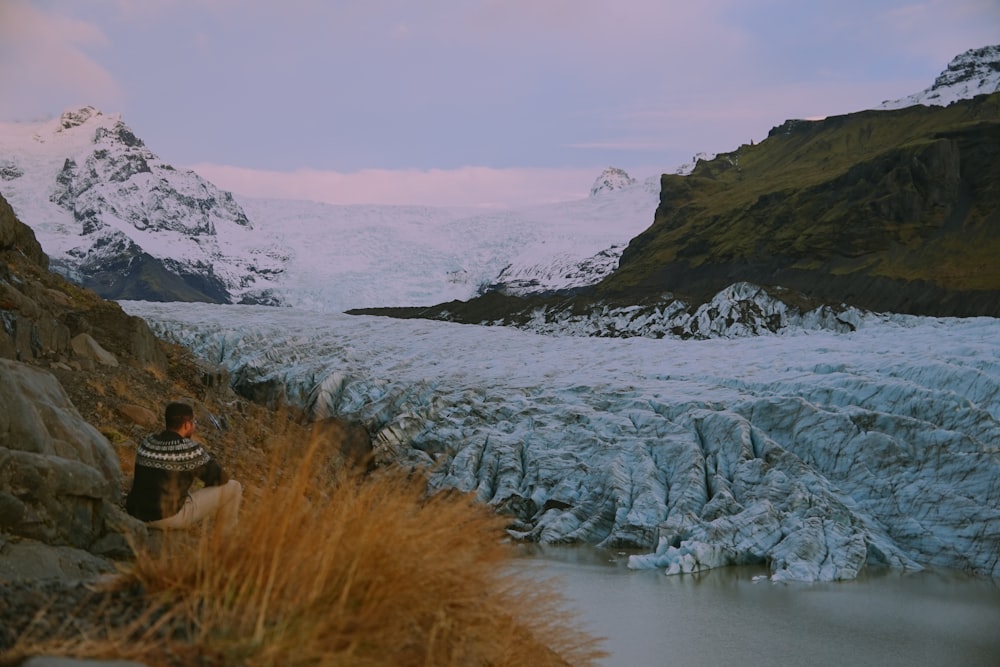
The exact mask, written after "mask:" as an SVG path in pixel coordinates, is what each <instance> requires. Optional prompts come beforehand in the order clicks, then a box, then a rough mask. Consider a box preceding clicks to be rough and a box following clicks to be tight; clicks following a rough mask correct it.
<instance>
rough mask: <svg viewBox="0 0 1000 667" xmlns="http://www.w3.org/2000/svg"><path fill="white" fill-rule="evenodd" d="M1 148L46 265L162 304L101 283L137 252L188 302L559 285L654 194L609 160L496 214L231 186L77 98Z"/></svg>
mask: <svg viewBox="0 0 1000 667" xmlns="http://www.w3.org/2000/svg"><path fill="white" fill-rule="evenodd" d="M0 156H2V158H0V177H2V178H3V181H2V182H0V192H2V193H3V194H4V196H5V197H6V198H7V200H8V201H9V202H10V203H11V205H12V206H13V207H14V210H15V212H16V213H17V214H18V217H19V218H20V219H21V220H23V221H24V222H25V223H26V224H28V225H29V226H30V227H32V229H33V230H34V231H35V234H36V236H37V237H38V239H39V241H40V242H41V244H42V247H43V248H44V249H45V251H46V253H48V254H49V256H50V258H51V259H52V266H53V268H54V269H55V270H57V271H59V272H61V273H63V274H65V275H67V276H68V277H70V278H72V279H74V280H76V281H77V282H81V283H83V284H87V285H88V286H90V287H92V288H94V289H95V290H96V291H98V293H101V294H103V295H105V296H108V297H110V298H133V299H134V298H142V299H153V300H163V299H166V300H170V298H169V297H170V294H171V292H170V291H169V289H168V290H165V292H166V295H163V294H160V295H158V294H156V293H155V291H151V292H150V293H149V294H143V293H135V292H127V293H121V292H117V291H115V290H114V289H108V285H109V283H112V282H117V283H121V282H125V281H128V280H133V282H141V280H140V279H137V277H136V275H135V267H136V265H137V264H139V263H141V261H140V258H146V259H148V258H149V257H152V258H154V259H155V261H156V262H158V263H159V265H161V266H162V268H163V271H161V274H162V273H163V272H164V271H165V272H167V273H171V274H174V275H177V276H180V277H181V278H182V279H183V280H184V281H185V282H186V283H187V284H188V285H189V286H191V287H192V288H195V289H197V290H198V291H199V294H198V295H196V297H195V300H203V301H215V302H223V303H226V302H246V303H267V304H282V305H289V306H300V307H308V308H314V309H317V310H324V311H341V310H346V309H349V308H360V307H371V306H390V305H430V304H434V303H440V302H443V301H448V300H452V299H468V298H470V297H472V296H475V295H476V294H478V293H480V292H482V291H483V290H485V289H493V290H502V289H508V288H509V289H510V290H511V291H517V290H523V289H527V288H530V289H535V290H553V289H565V288H570V287H575V286H579V285H585V284H591V283H594V282H596V281H597V280H600V279H601V278H602V277H604V276H605V275H607V273H608V272H610V271H611V270H613V269H614V268H615V266H616V265H617V259H618V257H619V256H620V254H621V250H622V249H623V247H624V244H625V243H626V242H627V241H628V239H629V238H631V237H632V236H634V235H635V234H637V233H639V232H640V231H642V230H643V229H644V228H646V227H647V226H648V225H649V224H650V222H651V221H652V214H653V211H654V210H655V208H656V202H657V196H658V186H657V183H656V180H655V178H653V179H649V180H647V181H646V182H644V183H641V184H638V183H636V182H635V179H633V178H631V177H630V176H629V175H628V174H626V173H625V172H623V171H622V170H615V169H613V168H609V169H608V170H607V171H606V172H605V174H602V175H601V176H600V177H599V178H598V181H601V180H602V179H604V178H605V175H606V174H611V175H612V176H613V178H611V177H609V178H611V180H608V186H607V187H605V188H602V189H601V191H600V192H595V193H594V195H593V196H591V197H589V198H584V199H580V200H578V201H570V202H565V203H562V204H553V205H541V206H534V207H526V208H521V209H513V210H503V211H492V210H481V209H470V208H464V209H463V208H448V207H426V206H379V205H370V206H365V205H351V206H337V205H330V204H323V203H318V202H310V201H291V200H265V199H254V198H248V197H234V196H233V195H231V194H230V193H228V192H223V191H220V190H218V189H217V188H215V187H214V186H212V185H211V184H210V183H208V182H207V181H205V180H204V179H202V178H201V177H199V176H198V175H197V174H195V173H194V172H191V171H181V170H177V169H174V168H173V167H171V166H170V165H168V164H166V163H164V162H163V161H161V160H159V159H157V158H156V156H155V155H154V154H153V153H152V152H151V151H150V150H149V149H148V148H146V146H145V145H144V144H143V142H142V141H141V140H140V139H139V138H138V137H137V136H136V134H135V133H134V132H133V131H132V130H131V129H130V128H129V127H128V126H126V125H125V124H124V122H123V121H122V120H121V118H120V117H119V116H117V115H106V114H103V113H101V112H100V111H98V110H96V109H93V108H91V107H86V108H83V109H79V110H73V111H68V112H66V113H64V114H63V115H62V117H60V118H59V119H58V120H54V121H49V122H44V123H35V124H23V123H7V124H0ZM595 187H596V183H595ZM130 271H132V273H131V274H129V272H130ZM116 272H117V273H116ZM373 272H377V273H378V274H380V276H379V279H377V280H373V279H372V274H373ZM385 275H388V276H390V277H391V278H392V280H388V281H387V280H383V279H381V278H382V276H385ZM155 287H156V286H153V288H154V289H155ZM176 298H177V300H189V299H188V298H187V295H184V294H177V295H176Z"/></svg>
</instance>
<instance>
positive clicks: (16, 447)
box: [0, 359, 143, 553]
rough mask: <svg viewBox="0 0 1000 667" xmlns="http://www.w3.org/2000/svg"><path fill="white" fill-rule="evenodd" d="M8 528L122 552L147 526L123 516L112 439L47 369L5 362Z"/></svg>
mask: <svg viewBox="0 0 1000 667" xmlns="http://www.w3.org/2000/svg"><path fill="white" fill-rule="evenodd" d="M0 404H2V405H4V406H5V410H4V411H3V412H0V533H5V534H7V535H13V536H19V537H24V538H29V539H32V540H37V541H39V542H43V543H45V544H49V545H53V546H71V547H75V548H77V549H90V548H93V547H94V545H95V544H98V543H99V550H100V551H102V552H104V553H121V552H122V551H123V545H124V544H125V538H124V537H121V538H120V539H119V538H108V537H107V536H108V534H109V533H117V534H119V535H123V534H126V533H127V534H137V533H139V532H141V531H142V530H143V528H142V527H141V524H139V522H136V521H129V520H128V519H127V518H125V517H122V516H121V515H122V514H123V513H122V510H121V508H120V507H119V501H120V496H121V481H122V480H121V471H120V467H119V462H118V457H117V455H116V454H115V451H114V449H113V448H112V447H111V444H110V443H109V442H108V441H107V439H106V438H105V437H104V436H103V435H101V434H100V433H99V432H98V431H97V430H96V429H95V428H94V427H93V426H91V425H90V424H88V423H87V422H86V421H84V420H83V418H82V417H81V416H80V414H79V413H78V412H77V411H76V408H75V407H73V404H72V403H71V402H70V400H69V397H68V396H67V395H66V392H65V391H64V390H63V388H62V386H61V385H60V384H59V382H58V381H57V380H56V379H55V377H54V376H52V375H51V374H50V373H48V372H47V371H43V370H40V369H38V368H35V367H32V366H28V365H26V364H22V363H19V362H13V361H9V360H3V359H0Z"/></svg>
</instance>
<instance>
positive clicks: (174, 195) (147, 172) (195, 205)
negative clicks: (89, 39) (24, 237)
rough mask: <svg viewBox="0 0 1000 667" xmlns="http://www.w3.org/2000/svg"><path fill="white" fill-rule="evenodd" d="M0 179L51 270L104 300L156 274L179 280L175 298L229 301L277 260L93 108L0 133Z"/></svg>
mask: <svg viewBox="0 0 1000 667" xmlns="http://www.w3.org/2000/svg"><path fill="white" fill-rule="evenodd" d="M0 178H2V179H3V180H2V181H0V188H2V192H3V194H4V196H5V197H6V198H7V200H8V201H9V202H10V204H11V205H12V206H13V207H14V210H15V212H16V213H17V214H18V216H19V217H20V218H22V219H23V220H24V222H25V223H26V224H28V225H29V226H30V227H32V229H33V230H34V231H35V235H36V236H37V237H38V239H39V241H40V242H41V243H42V247H43V248H44V250H45V251H46V253H47V254H48V255H49V257H50V259H51V262H52V267H53V269H55V270H57V271H59V272H60V273H63V274H65V275H67V276H68V277H70V278H71V279H73V280H75V281H76V282H79V283H81V284H84V285H87V286H88V287H93V288H95V289H96V291H98V292H99V293H102V294H104V295H106V296H110V297H117V296H126V297H127V296H130V295H131V296H132V297H133V298H136V297H139V296H140V295H141V292H139V293H136V292H135V291H133V290H131V289H130V285H128V283H129V281H134V282H140V281H141V280H142V279H144V278H148V277H150V276H154V275H158V276H160V277H165V276H173V277H176V278H178V279H179V281H178V285H177V287H176V288H175V289H176V290H178V292H179V294H178V296H179V297H181V296H184V294H183V292H184V290H185V289H187V290H189V291H190V294H191V295H193V296H194V297H195V298H199V300H216V301H229V300H238V299H239V298H240V297H242V296H244V295H248V294H252V293H254V292H255V291H260V290H262V289H266V288H267V287H268V286H270V285H271V284H272V282H273V280H274V277H275V276H276V275H280V273H281V272H282V271H283V269H284V265H285V262H286V261H287V256H286V255H285V254H284V253H283V251H282V249H281V248H280V247H279V246H278V245H276V244H275V243H273V241H272V240H271V239H267V238H264V237H262V236H261V235H260V234H255V230H254V226H253V225H252V224H251V222H250V221H249V220H248V219H247V216H246V215H245V213H244V212H243V210H242V209H241V208H240V206H239V205H238V204H237V203H236V201H235V200H234V198H233V196H232V195H231V194H230V193H228V192H224V191H222V190H219V189H218V188H216V187H215V186H214V185H212V184H211V183H209V182H208V181H206V180H204V179H203V178H201V177H200V176H198V175H197V174H196V173H194V172H192V171H180V170H177V169H175V168H174V167H172V166H171V165H169V164H166V163H165V162H163V161H162V160H160V159H158V158H157V157H156V155H155V154H154V153H153V152H152V151H150V150H149V149H148V148H147V147H146V146H145V144H144V143H143V142H142V140H141V139H139V138H138V137H137V136H136V134H135V133H134V132H133V131H132V130H131V129H130V128H129V127H128V126H127V125H126V124H125V123H124V122H123V121H122V119H121V117H120V116H119V115H117V114H111V115H106V114H103V113H101V112H100V111H98V110H97V109H94V108H93V107H83V108H81V109H77V110H73V111H67V112H66V113H64V114H62V116H61V117H60V118H58V119H56V120H52V121H48V122H43V123H32V124H21V123H9V124H2V125H0ZM257 241H260V243H257Z"/></svg>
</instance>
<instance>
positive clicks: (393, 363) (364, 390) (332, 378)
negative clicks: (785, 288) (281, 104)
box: [123, 302, 1000, 581]
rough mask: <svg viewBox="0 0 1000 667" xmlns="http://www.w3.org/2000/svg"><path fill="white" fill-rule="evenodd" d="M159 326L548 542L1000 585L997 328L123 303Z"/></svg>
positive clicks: (820, 573) (807, 575) (674, 566)
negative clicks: (971, 577)
mask: <svg viewBox="0 0 1000 667" xmlns="http://www.w3.org/2000/svg"><path fill="white" fill-rule="evenodd" d="M123 306H124V307H125V308H126V310H127V311H129V312H130V313H132V314H135V315H139V316H142V317H144V318H146V319H147V320H148V321H149V322H150V323H151V325H152V326H153V327H154V330H156V331H157V332H158V333H159V334H160V335H162V336H166V337H170V338H172V339H174V340H176V341H177V342H180V343H182V344H184V345H187V346H189V347H190V348H192V349H193V350H194V351H195V352H196V353H197V354H199V355H201V356H203V357H206V358H208V359H210V360H212V361H214V362H218V363H221V364H223V365H225V366H226V367H227V368H229V370H230V372H231V374H232V377H233V378H234V379H235V381H236V382H246V383H250V384H253V383H260V382H271V383H274V384H277V385H280V386H282V387H284V395H285V397H286V399H287V400H289V401H293V402H295V403H297V404H298V405H300V406H302V407H303V408H306V409H308V410H310V411H312V412H313V413H314V414H315V415H317V416H325V415H329V414H337V415H342V416H347V417H352V418H357V419H361V420H363V421H364V422H365V423H366V424H367V425H368V426H369V428H370V429H371V431H372V432H373V433H376V434H377V437H376V440H377V444H379V445H380V446H391V447H392V451H393V454H394V456H396V457H397V458H402V459H403V460H408V461H410V462H413V463H419V464H422V465H426V466H428V469H429V470H430V480H431V484H432V487H433V488H437V489H444V488H455V489H459V490H462V491H466V492H470V493H473V494H475V495H476V497H477V498H478V499H479V500H481V501H482V502H484V503H489V504H491V505H492V506H494V507H496V508H497V509H498V510H499V511H503V512H506V513H507V514H509V515H510V517H511V522H510V528H509V531H510V532H511V534H512V535H515V536H517V537H520V538H522V539H527V540H537V541H538V542H542V543H566V542H585V543H590V544H595V545H602V546H614V547H619V548H633V549H635V550H637V551H639V552H642V553H638V554H636V555H633V556H632V557H631V560H630V565H631V566H632V567H637V568H645V567H656V568H661V569H662V570H664V571H665V572H675V573H681V572H694V571H698V570H701V569H706V568H713V567H720V566H725V565H730V564H739V563H766V564H767V565H768V566H769V568H770V572H771V577H772V579H774V580H806V581H813V580H836V579H850V578H853V577H855V576H857V575H858V573H859V572H861V571H862V570H863V569H864V568H865V567H869V566H888V567H892V568H902V569H919V568H922V567H941V568H955V569H960V570H964V571H967V572H971V573H975V574H980V575H986V576H992V577H998V576H1000V344H998V343H1000V320H996V319H991V318H973V319H938V318H916V317H892V318H888V317H886V318H867V319H866V318H860V319H858V320H857V321H856V325H857V326H856V330H855V331H851V332H846V333H843V332H835V331H829V330H819V331H817V330H808V329H802V328H789V329H786V330H783V331H782V332H780V333H779V334H771V335H763V336H753V337H742V338H711V339H706V340H679V339H675V338H669V337H668V338H662V339H651V338H641V337H635V338H625V339H621V338H596V337H591V338H586V337H559V336H543V335H538V334H535V333H532V332H526V331H521V330H516V329H511V328H506V327H483V326H470V325H459V324H454V323H448V322H436V321H424V320H394V319H389V318H380V317H367V316H365V317H351V316H347V315H342V314H330V313H316V312H308V311H303V310H295V309H274V308H265V307H254V306H212V305H208V304H184V305H183V306H180V307H179V306H177V305H175V304H152V303H136V302H132V303H129V302H126V303H123Z"/></svg>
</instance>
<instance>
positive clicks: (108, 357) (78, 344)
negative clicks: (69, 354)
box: [70, 333, 118, 367]
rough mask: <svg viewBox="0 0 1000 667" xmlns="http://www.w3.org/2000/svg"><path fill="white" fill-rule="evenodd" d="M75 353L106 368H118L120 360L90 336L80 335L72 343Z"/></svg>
mask: <svg viewBox="0 0 1000 667" xmlns="http://www.w3.org/2000/svg"><path fill="white" fill-rule="evenodd" d="M70 343H71V344H72V346H73V351H74V352H76V353H77V354H78V355H79V356H81V357H83V358H84V359H92V360H93V361H96V362H97V363H99V364H103V365H105V366H111V367H116V366H118V359H117V358H116V357H115V355H113V354H111V353H110V352H108V351H107V350H105V349H104V348H103V347H101V345H100V343H98V342H97V341H96V340H94V338H93V337H92V336H91V335H90V334H85V333H83V334H79V335H77V336H74V337H73V340H72V341H70Z"/></svg>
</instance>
